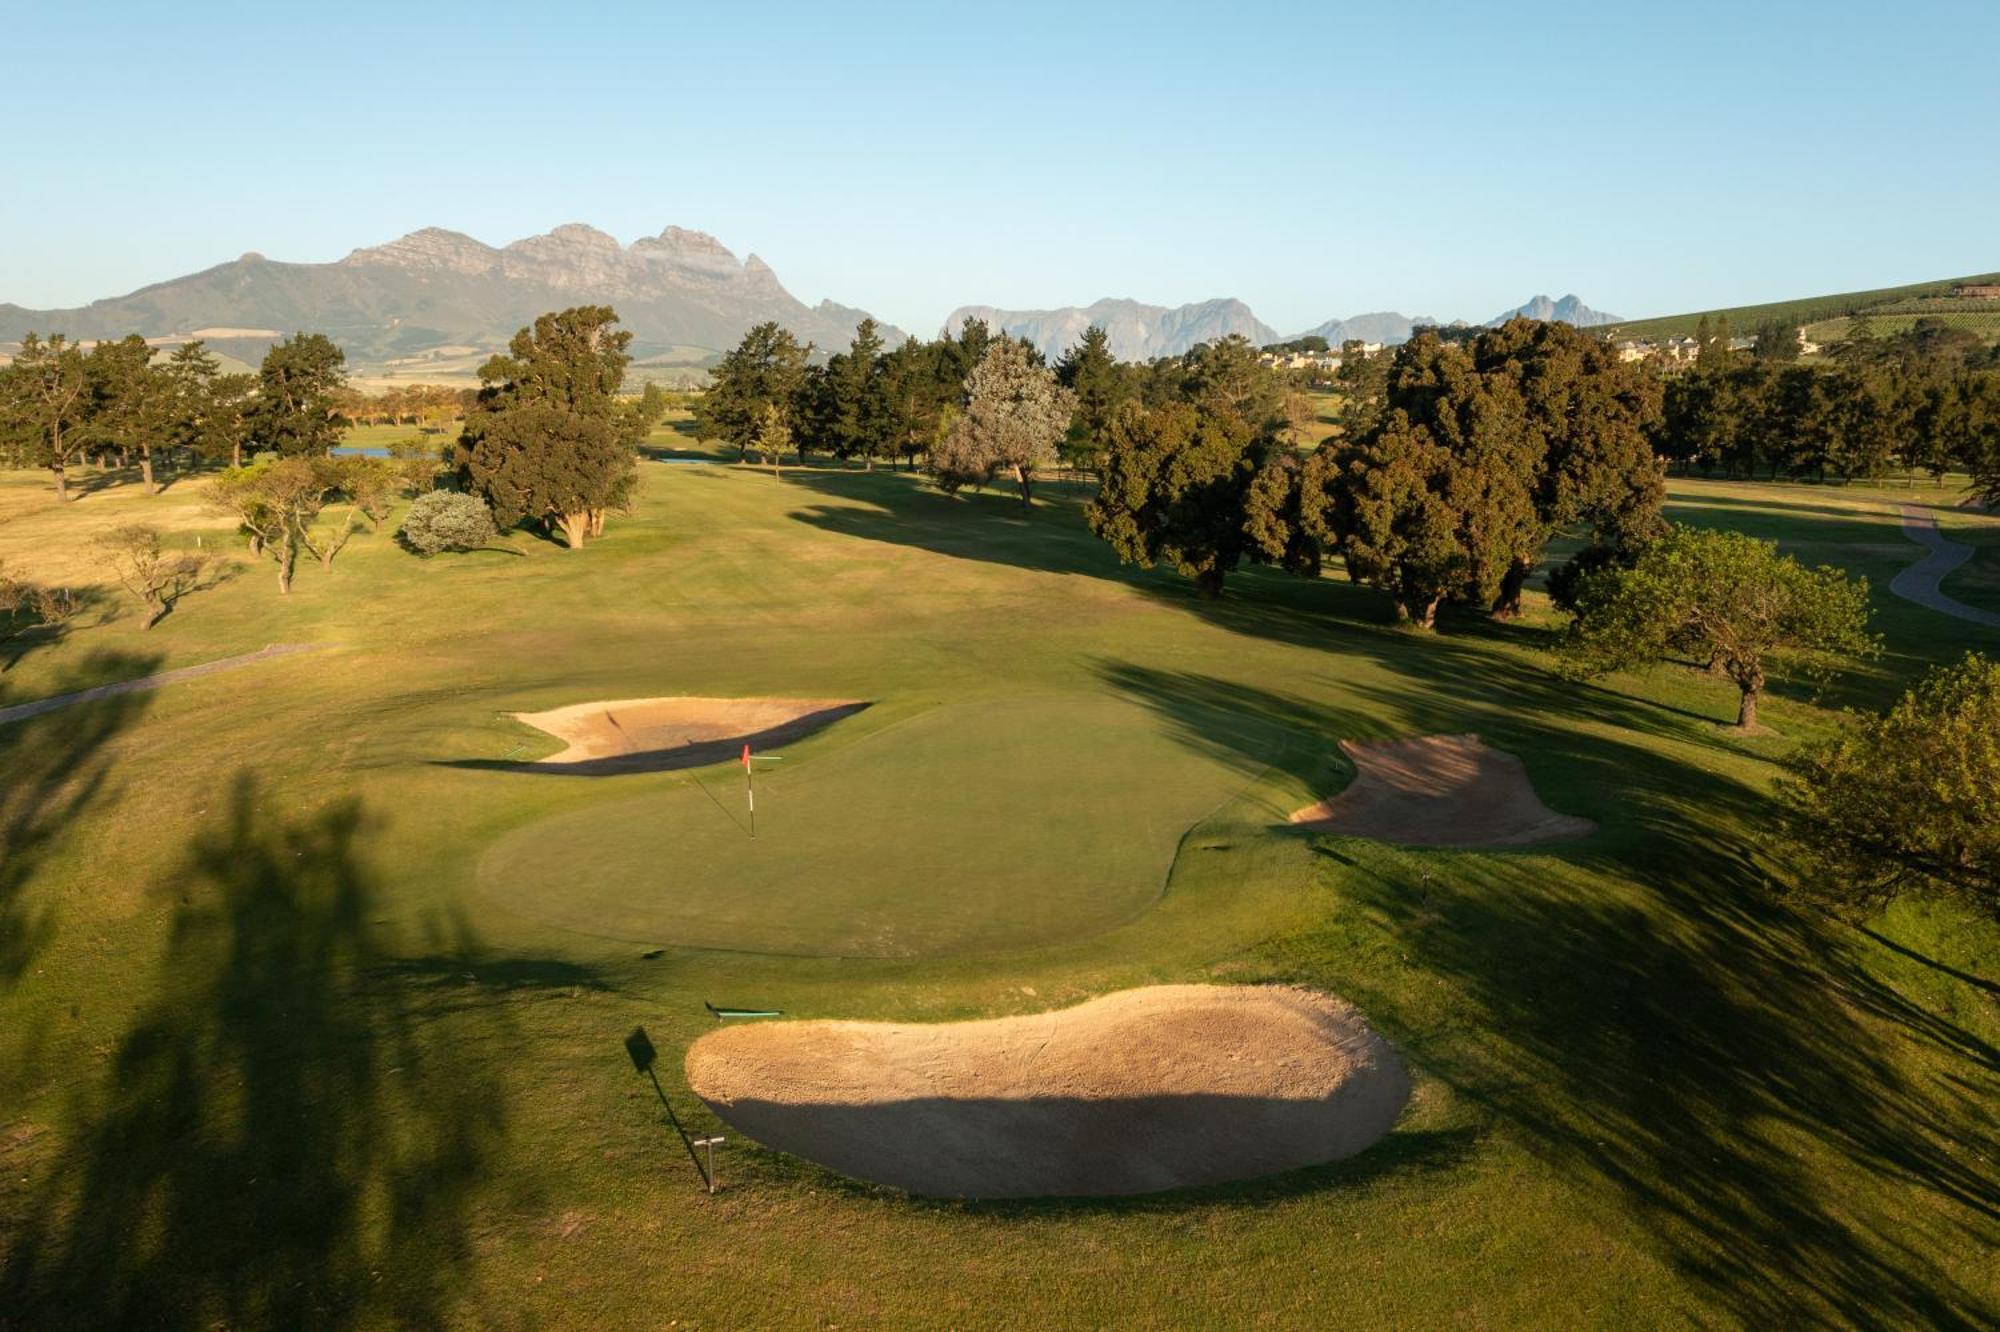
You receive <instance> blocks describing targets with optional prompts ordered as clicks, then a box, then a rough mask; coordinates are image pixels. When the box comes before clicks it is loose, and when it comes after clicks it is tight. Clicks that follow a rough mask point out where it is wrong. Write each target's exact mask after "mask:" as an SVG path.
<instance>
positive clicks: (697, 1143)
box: [694, 1137, 728, 1193]
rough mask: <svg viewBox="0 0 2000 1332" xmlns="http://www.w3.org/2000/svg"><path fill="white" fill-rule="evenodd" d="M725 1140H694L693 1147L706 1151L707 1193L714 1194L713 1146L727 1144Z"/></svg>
mask: <svg viewBox="0 0 2000 1332" xmlns="http://www.w3.org/2000/svg"><path fill="white" fill-rule="evenodd" d="M727 1141H728V1139H727V1138H719V1137H718V1138H696V1139H695V1140H694V1145H695V1146H697V1147H705V1148H707V1149H708V1191H709V1192H710V1193H714V1192H715V1187H716V1186H715V1144H716V1143H718V1142H727Z"/></svg>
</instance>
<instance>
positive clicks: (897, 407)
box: [881, 338, 959, 466]
mask: <svg viewBox="0 0 2000 1332" xmlns="http://www.w3.org/2000/svg"><path fill="white" fill-rule="evenodd" d="M942 360H943V354H942V352H941V351H940V349H939V347H938V344H936V343H934V342H920V341H918V340H917V339H915V338H911V339H910V340H909V341H907V342H905V343H904V344H903V345H902V346H900V347H898V348H896V350H894V351H892V352H890V353H889V354H888V355H887V356H885V357H883V358H882V374H881V385H882V410H883V413H884V417H885V421H884V425H883V433H884V436H885V438H886V440H887V446H888V448H889V450H890V451H891V453H892V454H894V455H895V456H896V457H900V458H902V459H904V460H905V462H907V463H908V464H909V465H910V466H915V465H916V460H917V459H918V458H919V457H921V456H922V455H924V454H927V453H929V452H930V451H931V449H932V448H933V447H934V446H935V445H936V444H937V442H938V440H939V439H940V438H941V437H942V436H943V433H944V430H945V426H946V424H947V421H948V417H949V415H950V414H951V412H952V411H953V410H954V408H955V406H956V404H957V402H958V394H959V386H958V385H957V384H955V383H953V382H951V381H950V380H948V379H947V378H946V377H945V376H944V375H943V374H941V373H940V370H939V363H940V361H942Z"/></svg>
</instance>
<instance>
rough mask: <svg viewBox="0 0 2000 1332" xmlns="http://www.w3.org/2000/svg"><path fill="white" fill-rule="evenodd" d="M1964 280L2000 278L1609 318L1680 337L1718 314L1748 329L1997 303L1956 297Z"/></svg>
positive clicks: (1998, 277)
mask: <svg viewBox="0 0 2000 1332" xmlns="http://www.w3.org/2000/svg"><path fill="white" fill-rule="evenodd" d="M1962 282H1965V283H1993V282H2000V273H1981V274H1974V275H1971V276H1967V277H1955V278H1939V279H1938V280H1936V281H1934V282H1915V283H1911V284H1910V285H1908V286H1904V287H1877V288H1875V289H1874V290H1872V291H1846V292H1840V293H1837V294H1835V295H1832V296H1807V297H1802V298H1800V299H1797V300H1789V301H1771V302H1768V303H1766V304H1763V305H1734V306H1729V307H1727V308H1724V309H1717V310H1695V311H1691V312H1689V313H1687V314H1676V315H1661V316H1659V317H1657V318H1653V319H1629V320H1623V321H1619V322H1616V323H1613V324H1609V325H1607V326H1606V328H1607V329H1608V331H1609V332H1610V333H1611V335H1612V336H1613V337H1621V338H1623V337H1634V338H1675V337H1687V336H1688V335H1690V334H1692V333H1693V332H1694V331H1695V326H1696V325H1697V324H1699V323H1700V322H1701V321H1702V320H1703V319H1705V318H1706V319H1713V318H1715V317H1716V316H1718V315H1720V316H1725V317H1727V318H1728V320H1729V326H1730V328H1731V329H1732V330H1733V331H1735V332H1736V333H1738V334H1748V333H1749V332H1751V331H1752V330H1754V329H1756V328H1757V327H1758V326H1759V325H1761V324H1768V323H1774V322H1775V323H1783V324H1790V325H1793V326H1795V327H1803V326H1804V325H1807V324H1812V323H1817V322H1819V321H1821V320H1830V319H1846V318H1849V317H1851V316H1853V315H1857V314H1864V313H1866V314H1870V315H1871V316H1872V315H1890V316H1894V315H1901V314H1915V313H1921V312H1923V307H1926V306H1928V307H1932V311H1931V312H1933V313H1938V314H1941V315H1942V314H1947V313H1950V312H1951V310H1952V308H1955V307H1958V306H1964V307H1966V308H1967V309H1974V308H1978V309H1983V310H1987V311H1991V310H1993V309H1994V308H1995V302H1992V301H1985V302H1976V303H1975V302H1969V301H1968V302H1954V301H1952V300H1951V299H1950V296H1951V289H1952V288H1953V287H1955V286H1957V285H1958V284H1959V283H1962ZM1899 307H1900V308H1899Z"/></svg>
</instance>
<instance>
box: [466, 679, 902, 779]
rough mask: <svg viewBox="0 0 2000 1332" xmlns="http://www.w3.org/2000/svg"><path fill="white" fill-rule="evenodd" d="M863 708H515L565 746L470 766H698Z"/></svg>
mask: <svg viewBox="0 0 2000 1332" xmlns="http://www.w3.org/2000/svg"><path fill="white" fill-rule="evenodd" d="M867 706H868V705H867V704H866V703H860V702H855V701H854V700H851V699H829V698H624V699H615V700H612V701H610V702H602V703H578V704H574V705H573V706H570V707H566V708H553V709H551V710H549V711H547V712H516V713H513V714H512V716H513V717H514V719H515V720H516V721H521V722H526V723H527V724H528V725H530V726H532V727H534V728H535V729H536V730H539V731H547V732H548V733H549V734H550V735H552V736H554V737H555V738H556V739H558V740H561V741H563V742H564V744H565V746H566V747H565V748H564V749H563V750H562V751H561V752H560V753H556V754H551V755H549V756H548V757H547V758H544V759H537V760H536V761H534V762H533V763H507V764H500V765H495V764H492V763H480V764H477V765H476V766H483V767H490V766H504V767H510V768H517V769H524V770H532V771H539V772H566V773H576V774H583V775H596V774H600V773H615V772H659V771H663V770H666V769H673V768H699V767H704V766H706V765H708V764H710V763H720V762H723V761H724V760H726V759H731V758H735V757H736V756H737V755H738V754H739V753H741V752H742V749H743V746H744V745H746V744H747V745H749V746H750V748H751V749H752V750H757V751H761V750H765V749H770V748H773V747H775V746H777V745H782V744H787V743H790V742H791V741H794V740H798V739H801V738H803V737H804V736H807V735H810V734H812V733H813V732H814V731H817V730H819V729H820V728H821V727H822V726H828V725H831V724H832V723H834V722H837V721H839V720H840V719H841V718H842V717H848V716H852V715H853V714H854V713H857V712H859V711H861V710H862V709H863V708H865V707H867Z"/></svg>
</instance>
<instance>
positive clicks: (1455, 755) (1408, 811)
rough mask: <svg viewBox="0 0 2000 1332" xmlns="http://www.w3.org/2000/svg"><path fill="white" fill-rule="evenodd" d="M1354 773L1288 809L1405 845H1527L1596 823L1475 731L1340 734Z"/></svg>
mask: <svg viewBox="0 0 2000 1332" xmlns="http://www.w3.org/2000/svg"><path fill="white" fill-rule="evenodd" d="M1340 748H1341V750H1342V751H1343V752H1344V753H1345V754H1346V755H1347V756H1348V757H1349V758H1351V759H1353V760H1354V768H1355V774H1354V780H1353V781H1352V782H1350V783H1348V786H1347V789H1346V790H1344V791H1342V792H1341V793H1340V794H1339V795H1336V796H1332V797H1330V798H1328V799H1326V800H1322V801H1320V802H1319V803H1318V804H1316V805H1308V806H1306V807H1305V808H1304V809H1301V810H1295V811H1293V813H1292V822H1293V823H1296V824H1299V825H1301V826H1303V827H1308V828H1315V829H1323V830H1325V831H1327V832H1336V833H1341V834H1343V835H1345V836H1348V837H1372V838H1374V839H1376V840H1377V841H1382V842H1396V843H1399V844H1401V845H1403V846H1464V847H1477V846H1527V845H1530V844H1531V843H1535V842H1564V841H1570V840H1573V839H1575V838H1578V837H1583V836H1585V835H1587V834H1589V833H1592V832H1595V831H1596V830H1597V825H1596V824H1595V823H1592V822H1591V821H1590V820H1589V819H1579V818H1574V817H1572V816H1570V815H1568V814H1558V813H1557V812H1556V811H1554V810H1552V809H1550V808H1549V807H1548V806H1547V805H1544V804H1543V803H1542V800H1541V797H1540V796H1538V795H1536V794H1535V787H1534V784H1533V783H1532V782H1530V781H1529V780H1528V770H1527V769H1526V768H1524V767H1523V766H1522V765H1521V760H1519V759H1517V758H1515V757H1514V756H1513V755H1512V754H1509V753H1506V752H1504V751H1502V750H1498V749H1489V748H1487V747H1486V746H1485V745H1484V744H1482V743H1480V740H1479V737H1478V736H1476V735H1426V736H1419V737H1417V738H1416V739H1413V740H1375V741H1362V740H1343V741H1341V742H1340Z"/></svg>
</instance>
